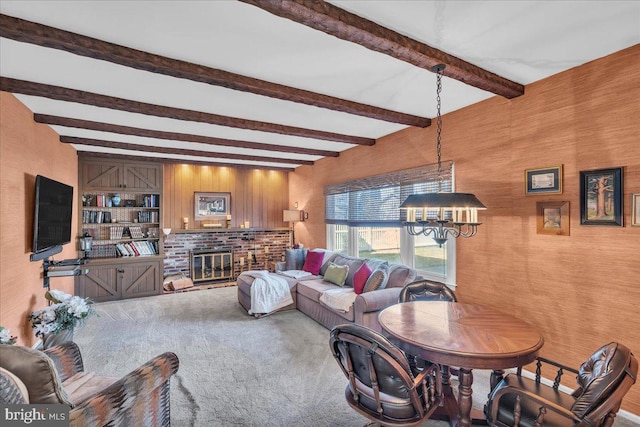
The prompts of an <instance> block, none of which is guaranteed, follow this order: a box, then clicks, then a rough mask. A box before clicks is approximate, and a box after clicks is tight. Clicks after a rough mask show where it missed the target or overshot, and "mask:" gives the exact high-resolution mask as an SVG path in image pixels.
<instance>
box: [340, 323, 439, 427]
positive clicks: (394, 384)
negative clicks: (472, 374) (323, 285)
mask: <svg viewBox="0 0 640 427" xmlns="http://www.w3.org/2000/svg"><path fill="white" fill-rule="evenodd" d="M329 345H330V347H331V351H332V353H333V356H334V357H335V359H336V361H337V362H338V365H340V368H341V369H342V372H343V373H344V374H345V376H346V377H347V379H348V383H347V387H346V389H345V397H346V399H347V403H348V404H349V405H350V406H351V407H352V408H353V409H355V410H356V411H357V412H358V413H360V414H361V415H363V416H365V417H367V418H368V419H370V420H371V421H373V422H375V423H378V424H380V425H382V426H417V425H418V424H420V423H421V422H422V421H423V420H425V419H426V418H428V417H429V416H430V415H431V414H432V413H433V412H434V411H435V410H436V409H437V407H438V405H439V404H440V401H441V398H442V389H441V379H440V366H439V365H435V364H433V365H431V366H429V367H428V368H425V369H423V370H422V371H420V372H417V371H413V370H412V369H411V367H410V366H409V362H408V361H407V359H406V357H405V356H404V354H403V353H402V351H400V349H399V348H397V347H396V346H395V345H393V344H392V343H391V342H390V341H388V340H387V339H386V338H385V337H384V336H382V335H381V334H380V333H378V332H376V331H374V330H373V329H369V328H367V327H365V326H361V325H358V324H344V325H338V326H336V327H335V328H333V329H332V330H331V335H330V342H329Z"/></svg>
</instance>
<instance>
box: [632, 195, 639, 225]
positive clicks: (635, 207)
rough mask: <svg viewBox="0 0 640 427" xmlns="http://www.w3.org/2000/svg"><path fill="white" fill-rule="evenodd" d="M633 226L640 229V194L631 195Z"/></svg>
mask: <svg viewBox="0 0 640 427" xmlns="http://www.w3.org/2000/svg"><path fill="white" fill-rule="evenodd" d="M631 225H633V226H634V227H640V193H634V194H632V195H631Z"/></svg>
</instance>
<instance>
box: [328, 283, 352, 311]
mask: <svg viewBox="0 0 640 427" xmlns="http://www.w3.org/2000/svg"><path fill="white" fill-rule="evenodd" d="M357 297H358V295H357V294H356V293H355V292H354V291H353V288H336V289H329V290H326V291H324V292H323V293H322V294H320V302H322V303H323V304H324V305H326V306H327V307H331V308H333V309H334V310H338V311H342V312H343V313H347V312H348V311H349V310H351V307H352V306H353V303H354V301H355V300H356V298H357Z"/></svg>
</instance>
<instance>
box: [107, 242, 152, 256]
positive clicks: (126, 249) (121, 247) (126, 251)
mask: <svg viewBox="0 0 640 427" xmlns="http://www.w3.org/2000/svg"><path fill="white" fill-rule="evenodd" d="M116 248H117V249H118V252H119V253H120V255H122V256H140V255H156V254H157V253H158V250H157V246H156V245H154V244H153V243H151V242H148V241H137V242H125V243H117V244H116Z"/></svg>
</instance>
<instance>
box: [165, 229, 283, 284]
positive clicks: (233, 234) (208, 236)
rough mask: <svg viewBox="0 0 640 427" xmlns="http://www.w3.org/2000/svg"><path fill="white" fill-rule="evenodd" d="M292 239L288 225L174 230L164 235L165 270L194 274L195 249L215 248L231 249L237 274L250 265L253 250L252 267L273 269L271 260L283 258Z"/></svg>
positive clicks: (187, 274)
mask: <svg viewBox="0 0 640 427" xmlns="http://www.w3.org/2000/svg"><path fill="white" fill-rule="evenodd" d="M290 239H291V230H290V229H286V228H278V229H249V230H245V229H231V230H230V229H221V230H219V229H216V230H206V229H202V230H174V231H172V232H171V234H170V235H169V236H167V237H165V239H164V253H165V260H164V274H165V276H166V275H167V274H174V273H184V274H185V275H186V276H189V277H191V271H190V256H191V252H192V251H204V250H216V249H215V248H225V249H228V252H230V253H231V260H232V261H231V262H232V264H233V267H232V272H233V278H235V277H238V275H239V274H240V272H242V271H246V270H248V269H249V252H251V258H252V264H251V269H252V270H271V269H272V266H271V265H270V264H272V263H273V262H276V261H280V260H281V259H283V257H284V250H285V249H286V248H287V247H289V245H290ZM254 259H255V261H254ZM242 261H244V265H242V264H241V262H242ZM191 278H192V280H193V277H191Z"/></svg>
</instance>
